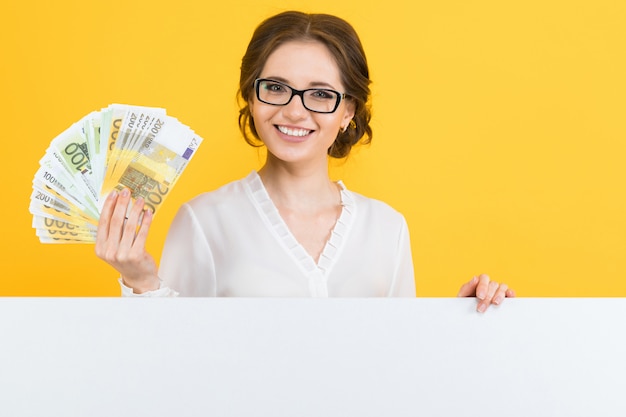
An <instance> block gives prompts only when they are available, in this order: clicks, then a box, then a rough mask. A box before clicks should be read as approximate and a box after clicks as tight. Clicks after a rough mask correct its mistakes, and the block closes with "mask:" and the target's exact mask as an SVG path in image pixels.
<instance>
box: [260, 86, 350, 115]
mask: <svg viewBox="0 0 626 417" xmlns="http://www.w3.org/2000/svg"><path fill="white" fill-rule="evenodd" d="M254 90H255V91H256V98H257V99H259V101H260V102H262V103H266V104H272V105H274V106H286V105H287V104H289V103H290V102H291V99H292V98H293V96H300V98H301V99H302V105H303V106H304V108H305V109H307V110H310V111H312V112H315V113H333V112H334V111H335V110H337V108H338V107H339V103H341V100H342V99H344V98H345V97H346V95H345V94H343V93H340V92H339V91H335V90H329V89H327V88H307V89H306V90H296V89H295V88H293V87H290V86H288V85H287V84H285V83H281V82H280V81H274V80H268V79H266V78H257V79H256V80H254Z"/></svg>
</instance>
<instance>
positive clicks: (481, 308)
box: [476, 303, 487, 313]
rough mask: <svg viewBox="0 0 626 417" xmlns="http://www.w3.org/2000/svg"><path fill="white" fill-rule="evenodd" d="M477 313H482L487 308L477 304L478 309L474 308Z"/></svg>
mask: <svg viewBox="0 0 626 417" xmlns="http://www.w3.org/2000/svg"><path fill="white" fill-rule="evenodd" d="M476 310H478V312H479V313H484V312H485V310H487V306H486V305H485V304H483V303H480V304H478V308H476Z"/></svg>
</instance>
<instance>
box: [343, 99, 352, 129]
mask: <svg viewBox="0 0 626 417" xmlns="http://www.w3.org/2000/svg"><path fill="white" fill-rule="evenodd" d="M344 103H345V105H346V108H345V110H344V113H343V117H342V118H341V127H342V129H343V128H344V127H347V126H348V124H350V120H352V118H353V117H354V113H355V111H356V104H354V101H352V100H351V99H346V100H345V101H344Z"/></svg>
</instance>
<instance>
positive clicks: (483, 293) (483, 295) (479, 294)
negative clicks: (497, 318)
mask: <svg viewBox="0 0 626 417" xmlns="http://www.w3.org/2000/svg"><path fill="white" fill-rule="evenodd" d="M476 297H477V298H479V299H481V300H482V299H484V298H485V291H479V292H477V293H476Z"/></svg>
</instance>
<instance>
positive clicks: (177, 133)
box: [101, 116, 202, 212]
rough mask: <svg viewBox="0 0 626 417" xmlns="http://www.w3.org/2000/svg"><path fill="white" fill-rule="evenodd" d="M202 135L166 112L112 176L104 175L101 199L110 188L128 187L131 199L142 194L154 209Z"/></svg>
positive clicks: (160, 202) (166, 192)
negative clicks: (122, 169) (157, 126)
mask: <svg viewBox="0 0 626 417" xmlns="http://www.w3.org/2000/svg"><path fill="white" fill-rule="evenodd" d="M201 142H202V138H201V137H200V136H198V135H196V134H195V133H194V132H193V131H192V130H191V129H189V128H188V127H187V126H185V125H183V124H181V123H180V122H178V120H176V119H175V118H173V117H170V116H166V117H165V118H164V120H163V121H162V122H161V123H160V126H159V128H158V129H153V130H150V131H149V132H148V134H147V136H146V137H145V138H144V139H143V141H142V143H141V146H139V147H138V148H137V149H136V150H132V151H128V154H127V156H126V158H128V161H129V162H128V164H127V165H126V167H125V169H124V171H117V175H116V176H115V177H110V178H106V179H105V182H104V184H103V186H102V191H101V201H104V196H106V195H108V194H109V193H110V192H111V191H113V190H118V191H121V190H122V189H123V188H124V187H127V188H129V189H130V191H131V196H132V198H133V200H136V199H137V198H139V197H142V198H143V199H144V201H145V204H146V207H147V208H148V209H150V210H152V212H156V211H157V210H158V208H159V207H160V206H161V205H162V204H163V201H164V200H165V198H166V197H167V195H168V193H169V191H170V190H171V189H172V187H173V186H174V184H176V182H177V181H178V178H179V177H180V175H181V174H182V172H183V171H184V169H185V167H186V166H187V164H188V163H189V161H190V160H191V158H192V156H193V155H194V154H195V152H196V150H197V149H198V146H199V145H200V143H201Z"/></svg>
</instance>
